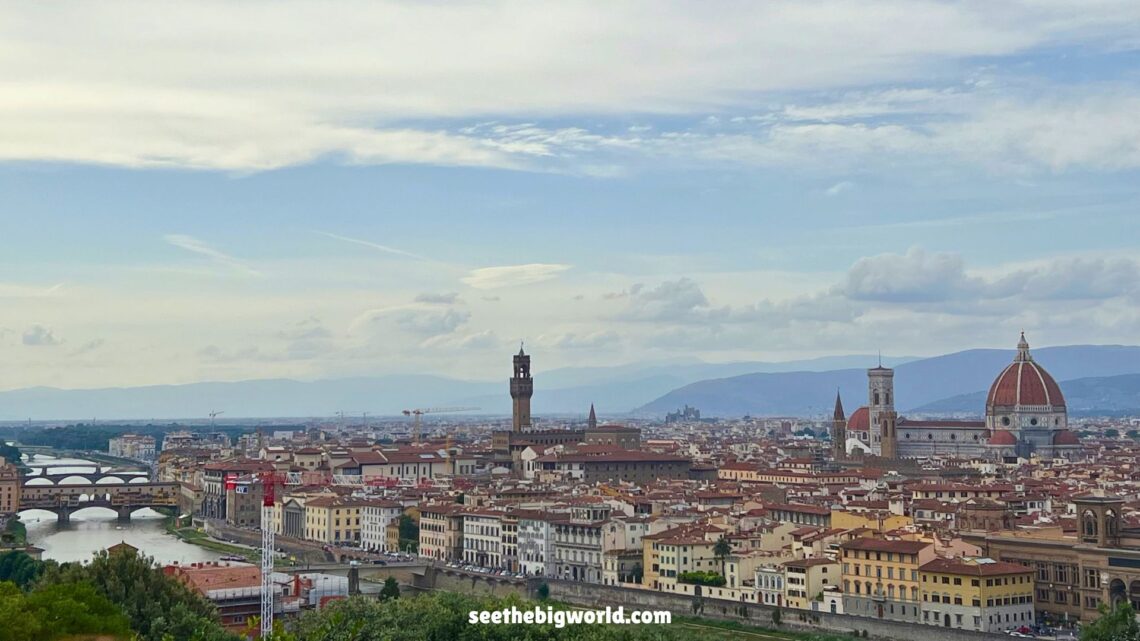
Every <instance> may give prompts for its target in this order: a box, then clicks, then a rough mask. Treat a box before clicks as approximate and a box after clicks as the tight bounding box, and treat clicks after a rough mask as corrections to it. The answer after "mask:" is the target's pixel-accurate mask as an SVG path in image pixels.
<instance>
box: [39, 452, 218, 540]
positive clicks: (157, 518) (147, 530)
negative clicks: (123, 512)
mask: <svg viewBox="0 0 1140 641" xmlns="http://www.w3.org/2000/svg"><path fill="white" fill-rule="evenodd" d="M28 465H30V466H31V467H32V468H33V472H35V473H39V471H38V470H36V469H35V468H40V467H46V468H48V469H49V473H52V474H58V473H66V472H92V471H94V470H95V469H96V468H97V466H98V464H96V463H93V462H91V461H85V460H81V459H59V458H52V457H49V456H44V455H42V454H40V455H36V457H35V459H34V460H32V461H31V462H29V463H28ZM73 481H74V482H76V483H78V482H80V479H73ZM30 482H32V483H34V482H35V481H30ZM41 482H42V481H41ZM20 521H22V522H23V523H24V525H25V526H26V527H27V529H28V543H30V544H32V545H34V546H36V547H40V548H43V550H44V558H45V559H55V560H57V561H82V560H85V559H88V558H90V557H91V555H92V554H93V553H94V552H96V551H98V550H102V549H104V548H107V547H109V546H112V545H115V544H116V543H119V542H126V543H128V544H130V545H133V546H135V547H136V548H138V549H139V550H141V551H142V553H144V554H146V555H148V556H152V557H154V558H155V560H157V561H159V562H161V563H172V562H179V563H191V562H194V561H214V560H217V559H218V558H219V557H220V556H221V554H220V553H218V552H213V551H211V550H207V549H205V548H201V547H198V546H196V545H190V544H189V543H184V542H182V541H181V540H179V539H178V538H176V537H174V536H171V535H169V534H167V533H166V528H165V525H164V523H163V516H162V515H161V514H159V513H158V512H154V511H152V510H139V511H137V512H135V513H134V514H132V515H131V522H130V523H119V522H118V520H117V519H116V516H115V513H114V512H113V511H111V510H108V509H104V508H88V509H86V510H82V511H79V512H76V513H73V514H72V515H71V523H69V524H67V525H63V526H60V525H58V524H57V523H56V517H55V514H53V513H51V512H45V511H43V510H27V511H25V512H21V513H20Z"/></svg>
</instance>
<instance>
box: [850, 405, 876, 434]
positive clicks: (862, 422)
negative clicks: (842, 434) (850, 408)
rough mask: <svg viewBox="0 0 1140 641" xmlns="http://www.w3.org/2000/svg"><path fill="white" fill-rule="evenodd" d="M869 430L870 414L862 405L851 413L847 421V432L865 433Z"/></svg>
mask: <svg viewBox="0 0 1140 641" xmlns="http://www.w3.org/2000/svg"><path fill="white" fill-rule="evenodd" d="M870 429H871V412H870V410H868V409H867V406H866V405H864V406H863V407H860V408H859V409H857V410H855V411H854V412H852V413H851V418H849V419H847V431H848V432H866V431H868V430H870Z"/></svg>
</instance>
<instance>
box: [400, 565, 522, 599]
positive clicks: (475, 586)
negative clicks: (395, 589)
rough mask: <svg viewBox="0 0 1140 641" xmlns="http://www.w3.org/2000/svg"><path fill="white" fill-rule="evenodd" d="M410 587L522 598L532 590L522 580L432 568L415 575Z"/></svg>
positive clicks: (445, 568)
mask: <svg viewBox="0 0 1140 641" xmlns="http://www.w3.org/2000/svg"><path fill="white" fill-rule="evenodd" d="M412 585H413V586H414V587H416V588H417V589H420V590H442V591H444V592H460V593H463V594H479V595H488V596H490V595H493V596H498V597H503V596H508V595H511V594H514V595H517V596H520V597H523V598H526V597H528V596H529V594H530V592H531V589H532V588H528V584H527V582H526V581H525V580H523V579H515V578H510V579H508V578H506V577H497V576H490V575H485V574H471V573H468V572H460V571H456V570H454V569H452V568H447V567H442V568H441V567H432V566H428V567H427V568H425V570H424V572H423V574H422V575H417V576H416V577H415V582H414V583H413V584H412ZM533 589H537V588H533Z"/></svg>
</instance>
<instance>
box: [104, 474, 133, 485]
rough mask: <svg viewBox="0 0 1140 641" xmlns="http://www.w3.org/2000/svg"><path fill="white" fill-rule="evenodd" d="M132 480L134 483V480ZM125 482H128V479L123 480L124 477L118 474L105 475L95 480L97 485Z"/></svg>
mask: <svg viewBox="0 0 1140 641" xmlns="http://www.w3.org/2000/svg"><path fill="white" fill-rule="evenodd" d="M131 482H132V483H133V482H134V481H131ZM124 483H126V481H125V480H123V479H122V477H118V476H104V477H103V478H101V479H99V480H97V481H95V485H122V484H124Z"/></svg>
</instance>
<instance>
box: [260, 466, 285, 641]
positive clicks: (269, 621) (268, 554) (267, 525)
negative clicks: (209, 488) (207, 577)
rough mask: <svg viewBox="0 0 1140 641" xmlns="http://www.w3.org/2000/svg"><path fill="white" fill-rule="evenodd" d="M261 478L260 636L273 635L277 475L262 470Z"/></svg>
mask: <svg viewBox="0 0 1140 641" xmlns="http://www.w3.org/2000/svg"><path fill="white" fill-rule="evenodd" d="M260 479H261V486H262V488H261V491H262V499H261V638H262V639H269V638H271V637H272V636H273V557H274V555H275V554H276V551H277V550H276V544H275V542H274V537H273V503H274V502H275V500H276V488H277V482H278V480H285V479H279V475H278V474H276V473H274V472H262V473H261V474H260Z"/></svg>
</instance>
